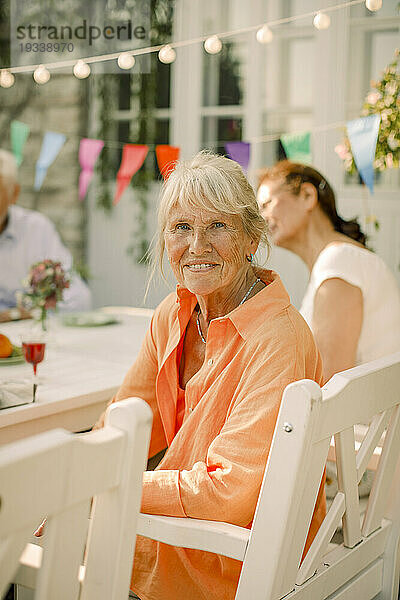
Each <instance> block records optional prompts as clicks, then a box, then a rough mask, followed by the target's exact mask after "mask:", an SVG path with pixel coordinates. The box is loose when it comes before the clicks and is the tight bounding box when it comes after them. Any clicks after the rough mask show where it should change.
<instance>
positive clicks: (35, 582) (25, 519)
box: [0, 398, 152, 600]
mask: <svg viewBox="0 0 400 600" xmlns="http://www.w3.org/2000/svg"><path fill="white" fill-rule="evenodd" d="M151 422H152V414H151V409H150V408H149V406H148V405H147V404H146V403H145V402H143V401H142V400H140V399H138V398H130V399H128V400H124V401H122V402H118V403H116V404H113V405H111V406H110V407H109V409H108V412H107V417H106V424H105V427H104V429H101V430H99V431H93V432H90V433H87V434H83V435H74V434H71V433H68V432H66V431H64V430H62V429H55V430H52V431H48V432H46V433H42V434H40V435H37V436H34V437H31V438H27V439H25V440H21V441H18V442H15V443H12V444H9V445H7V446H3V447H2V448H0V498H1V505H0V597H2V596H3V594H4V593H5V591H6V589H7V587H8V585H9V583H11V582H14V583H18V584H21V585H23V586H25V587H27V588H35V590H36V591H35V600H75V599H76V600H77V599H78V598H79V600H121V599H123V600H125V599H126V598H127V597H128V592H129V582H130V576H131V570H132V561H133V554H134V547H135V539H136V525H137V516H138V514H139V510H140V501H141V495H142V494H141V490H142V473H143V470H144V468H145V465H146V460H147V453H148V444H149V439H150V431H151ZM92 498H94V500H93V506H92V514H91V518H90V519H89V513H90V505H91V501H92ZM44 516H46V517H47V523H46V526H45V534H44V536H43V537H42V538H41V542H42V545H43V548H41V547H40V546H39V545H37V543H36V544H28V546H26V544H27V542H29V541H32V539H33V540H36V541H38V538H33V536H32V533H33V531H34V530H35V529H36V527H37V526H38V525H39V524H40V522H41V520H42V518H43V517H44ZM24 548H25V551H24V553H23V556H22V559H21V563H22V564H21V565H20V567H19V569H18V565H19V562H20V557H21V553H22V552H23V550H24ZM84 556H85V560H84ZM82 563H84V566H82ZM17 570H18V572H17Z"/></svg>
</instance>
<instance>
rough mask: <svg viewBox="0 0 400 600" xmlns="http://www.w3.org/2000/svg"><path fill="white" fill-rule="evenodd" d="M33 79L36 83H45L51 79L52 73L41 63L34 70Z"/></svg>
mask: <svg viewBox="0 0 400 600" xmlns="http://www.w3.org/2000/svg"><path fill="white" fill-rule="evenodd" d="M33 79H34V80H35V81H36V83H39V84H40V85H43V84H45V83H47V82H48V80H49V79H50V73H49V71H48V70H47V69H46V67H45V66H44V65H39V66H38V67H36V69H35V70H34V71H33Z"/></svg>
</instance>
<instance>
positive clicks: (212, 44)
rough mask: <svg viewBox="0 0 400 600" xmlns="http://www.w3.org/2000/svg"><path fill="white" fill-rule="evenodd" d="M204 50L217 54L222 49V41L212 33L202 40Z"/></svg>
mask: <svg viewBox="0 0 400 600" xmlns="http://www.w3.org/2000/svg"><path fill="white" fill-rule="evenodd" d="M204 50H205V51H206V52H208V54H218V52H221V50H222V42H221V40H220V39H219V37H218V36H217V35H212V36H211V37H209V38H207V39H206V41H205V42H204Z"/></svg>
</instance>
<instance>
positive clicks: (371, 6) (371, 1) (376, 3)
mask: <svg viewBox="0 0 400 600" xmlns="http://www.w3.org/2000/svg"><path fill="white" fill-rule="evenodd" d="M365 6H366V7H367V8H368V10H370V11H371V12H376V11H377V10H379V9H380V8H382V0H366V2H365Z"/></svg>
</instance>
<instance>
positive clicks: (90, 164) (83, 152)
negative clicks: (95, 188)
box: [79, 138, 104, 200]
mask: <svg viewBox="0 0 400 600" xmlns="http://www.w3.org/2000/svg"><path fill="white" fill-rule="evenodd" d="M103 146H104V142H103V141H102V140H92V139H89V138H83V140H81V143H80V145H79V164H80V165H81V168H82V171H81V173H80V175H79V199H80V200H83V199H84V197H85V196H86V192H87V189H88V187H89V183H90V181H91V179H92V177H93V169H94V165H95V164H96V160H97V159H98V157H99V154H100V152H101V151H102V149H103Z"/></svg>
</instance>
